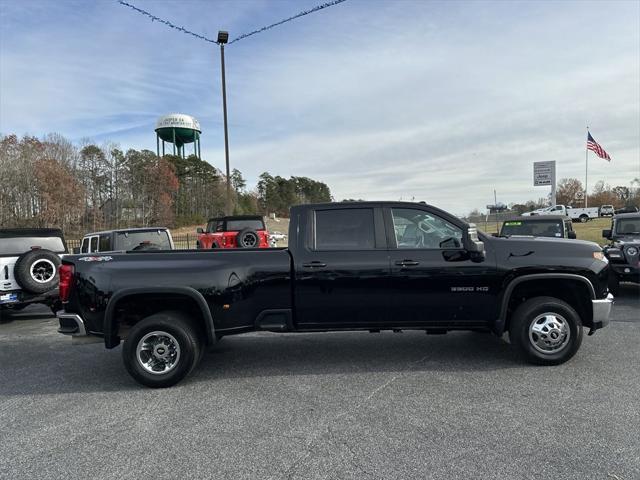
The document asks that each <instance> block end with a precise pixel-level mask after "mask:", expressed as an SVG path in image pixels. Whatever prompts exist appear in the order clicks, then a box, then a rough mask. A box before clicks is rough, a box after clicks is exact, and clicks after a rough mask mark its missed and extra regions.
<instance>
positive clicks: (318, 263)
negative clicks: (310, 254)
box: [302, 261, 327, 268]
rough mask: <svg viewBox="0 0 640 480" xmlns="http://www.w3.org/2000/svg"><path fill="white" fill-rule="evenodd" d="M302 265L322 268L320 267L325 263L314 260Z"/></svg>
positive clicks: (324, 265)
mask: <svg viewBox="0 0 640 480" xmlns="http://www.w3.org/2000/svg"><path fill="white" fill-rule="evenodd" d="M302 266H303V267H304V268H322V267H326V266H327V264H326V263H322V262H318V261H314V262H311V263H303V264H302Z"/></svg>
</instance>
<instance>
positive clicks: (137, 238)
mask: <svg viewBox="0 0 640 480" xmlns="http://www.w3.org/2000/svg"><path fill="white" fill-rule="evenodd" d="M145 246H151V247H158V248H157V249H158V250H171V243H170V242H169V234H168V233H167V231H166V230H149V231H143V232H118V234H117V235H116V247H115V249H116V250H142V249H143V247H145Z"/></svg>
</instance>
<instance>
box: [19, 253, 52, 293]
mask: <svg viewBox="0 0 640 480" xmlns="http://www.w3.org/2000/svg"><path fill="white" fill-rule="evenodd" d="M59 266H60V257H59V256H58V255H56V254H55V253H53V252H52V251H51V250H42V249H35V250H31V251H29V252H26V253H23V254H22V255H20V257H18V260H17V261H16V266H15V268H14V271H13V275H14V277H15V279H16V281H17V282H18V285H20V286H21V287H22V288H23V289H24V290H25V291H27V292H31V293H45V292H48V291H49V290H53V289H55V288H57V287H58V267H59Z"/></svg>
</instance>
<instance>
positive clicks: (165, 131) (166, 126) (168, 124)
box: [156, 113, 202, 158]
mask: <svg viewBox="0 0 640 480" xmlns="http://www.w3.org/2000/svg"><path fill="white" fill-rule="evenodd" d="M201 133H202V130H200V122H198V120H196V119H195V118H193V117H192V116H191V115H185V114H183V113H171V114H169V115H164V116H162V117H160V118H159V119H158V123H157V124H156V150H157V153H158V156H160V140H162V155H163V156H164V142H169V143H171V144H173V154H174V155H176V154H177V155H178V156H179V157H182V158H186V154H185V151H184V147H185V145H186V144H187V143H191V142H193V153H194V155H195V156H196V157H198V158H200V153H201V150H200V134H201ZM176 150H177V153H176Z"/></svg>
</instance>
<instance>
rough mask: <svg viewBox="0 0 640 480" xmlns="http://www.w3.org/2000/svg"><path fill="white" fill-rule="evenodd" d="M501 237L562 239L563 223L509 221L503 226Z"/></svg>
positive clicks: (550, 221) (554, 221) (552, 221)
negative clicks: (525, 236)
mask: <svg viewBox="0 0 640 480" xmlns="http://www.w3.org/2000/svg"><path fill="white" fill-rule="evenodd" d="M500 235H501V236H503V237H508V236H510V235H532V236H534V237H562V236H563V233H562V221H558V220H549V221H535V222H524V221H521V220H517V221H507V222H504V225H502V230H501V232H500Z"/></svg>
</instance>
